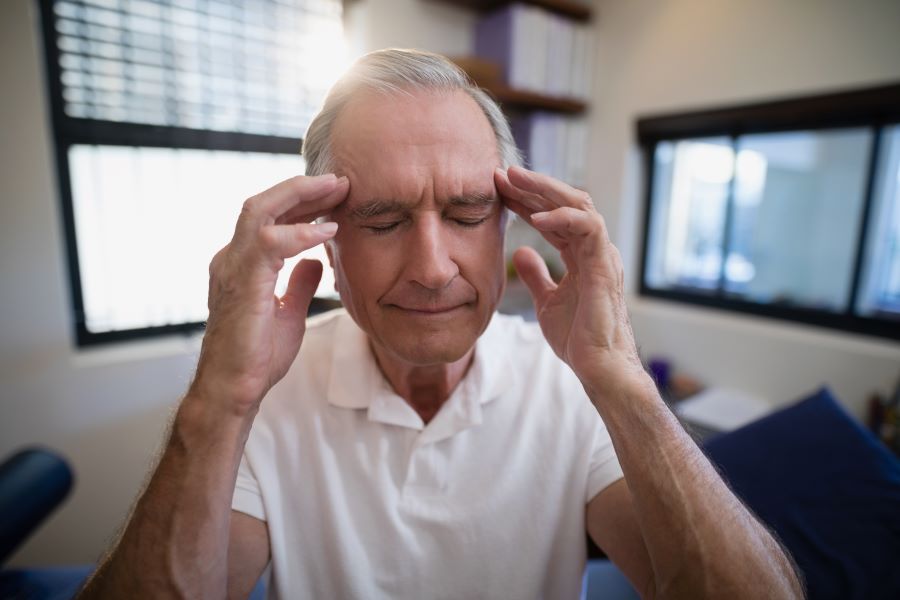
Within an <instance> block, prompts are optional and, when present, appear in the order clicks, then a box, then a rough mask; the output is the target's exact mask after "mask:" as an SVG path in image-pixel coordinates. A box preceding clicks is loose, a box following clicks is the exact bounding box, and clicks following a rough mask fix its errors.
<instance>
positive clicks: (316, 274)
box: [281, 258, 323, 315]
mask: <svg viewBox="0 0 900 600" xmlns="http://www.w3.org/2000/svg"><path fill="white" fill-rule="evenodd" d="M322 270H323V267H322V263H321V262H319V261H318V260H314V259H309V258H304V259H303V260H301V261H300V262H298V263H297V264H296V266H294V270H293V271H291V276H290V278H289V279H288V285H287V290H285V292H284V295H283V296H282V297H281V303H282V306H283V308H284V310H287V311H289V312H291V313H292V314H295V315H305V314H306V313H307V312H309V305H310V303H311V302H312V299H313V296H315V294H316V290H317V289H318V287H319V281H321V279H322Z"/></svg>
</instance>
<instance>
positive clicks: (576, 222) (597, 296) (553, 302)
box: [494, 167, 646, 395]
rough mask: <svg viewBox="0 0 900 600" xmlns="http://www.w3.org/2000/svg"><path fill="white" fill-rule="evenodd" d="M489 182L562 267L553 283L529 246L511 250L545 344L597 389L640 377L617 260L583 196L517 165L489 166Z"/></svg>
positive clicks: (612, 387)
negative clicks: (491, 176) (493, 168)
mask: <svg viewBox="0 0 900 600" xmlns="http://www.w3.org/2000/svg"><path fill="white" fill-rule="evenodd" d="M494 181H495V183H496V186H497V190H498V192H499V193H500V195H501V197H502V198H503V201H504V203H505V204H506V206H507V207H509V208H510V210H512V211H513V212H515V213H516V214H517V215H519V216H520V217H521V218H523V219H524V220H525V221H526V222H528V223H530V224H531V225H532V226H533V227H534V228H535V229H537V230H538V231H539V232H540V233H541V235H542V236H543V237H544V239H546V240H547V241H548V242H550V244H552V245H553V246H554V247H555V248H556V249H557V250H559V253H560V255H561V256H562V259H563V262H564V264H565V266H566V270H567V272H566V274H565V275H564V276H563V278H562V279H561V280H560V282H559V283H555V282H554V281H553V279H552V278H551V277H550V273H549V271H548V269H547V265H546V264H545V263H544V261H543V259H541V257H540V256H539V255H538V253H537V252H536V251H535V250H534V249H532V248H528V247H524V248H519V249H518V250H517V251H516V252H515V254H514V255H513V264H514V265H515V267H516V271H518V273H519V277H521V279H522V281H524V282H525V285H526V286H527V287H528V290H529V292H530V293H531V297H532V300H533V301H534V306H535V311H536V313H537V318H538V322H539V323H540V325H541V330H542V331H543V332H544V337H546V338H547V341H548V342H549V343H550V346H551V347H552V348H553V350H554V351H555V352H556V354H557V355H558V356H559V357H560V358H561V359H562V360H564V361H565V362H566V363H567V364H568V365H569V366H570V367H571V368H572V370H573V371H574V372H575V374H576V375H577V376H578V378H579V379H580V380H581V382H582V384H583V385H585V387H587V388H590V389H592V390H593V391H595V392H598V393H600V394H601V395H602V394H603V393H605V392H611V391H613V390H615V389H616V388H618V387H620V386H622V385H626V384H627V383H629V382H630V381H644V378H645V377H646V374H645V372H644V370H643V367H642V365H641V361H640V358H639V357H638V353H637V348H636V346H635V343H634V336H633V334H632V331H631V323H630V321H629V319H628V312H627V309H626V307H625V290H624V278H623V270H622V259H621V257H620V255H619V251H618V250H617V249H616V247H615V246H613V244H612V243H611V242H610V240H609V236H608V234H607V231H606V224H605V222H604V220H603V217H602V216H600V214H599V213H598V212H597V209H596V208H595V207H594V203H593V201H592V200H591V197H590V196H589V195H588V194H587V193H586V192H584V191H582V190H578V189H575V188H573V187H571V186H569V185H566V184H565V183H562V182H561V181H558V180H556V179H553V178H552V177H549V176H547V175H542V174H540V173H534V172H532V171H528V170H526V169H523V168H520V167H510V168H509V169H508V170H506V171H504V170H502V169H497V170H496V171H495V172H494Z"/></svg>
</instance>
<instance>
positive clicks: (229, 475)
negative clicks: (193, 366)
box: [79, 393, 252, 598]
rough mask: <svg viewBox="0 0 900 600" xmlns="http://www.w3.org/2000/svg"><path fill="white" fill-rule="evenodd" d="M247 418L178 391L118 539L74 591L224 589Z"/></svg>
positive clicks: (218, 592)
mask: <svg viewBox="0 0 900 600" xmlns="http://www.w3.org/2000/svg"><path fill="white" fill-rule="evenodd" d="M251 422H252V415H249V416H244V417H241V416H237V415H233V414H223V413H221V412H220V411H217V410H216V407H215V406H213V405H212V403H209V402H205V401H204V399H203V398H201V397H199V396H198V395H196V394H190V393H189V394H188V395H187V396H186V397H185V399H184V400H183V402H182V404H181V406H180V408H179V410H178V413H177V415H176V417H175V420H174V422H173V425H172V430H171V434H170V437H169V440H168V442H167V444H166V447H165V450H164V452H163V455H162V457H161V459H160V462H159V466H158V467H157V468H156V471H155V472H154V474H153V476H152V478H151V480H150V482H149V484H148V485H147V488H146V490H145V491H144V493H143V494H142V495H141V497H140V499H139V500H138V502H137V504H136V506H135V509H134V512H133V514H132V515H131V518H130V519H129V521H128V523H127V525H126V528H125V530H124V532H123V534H122V537H121V539H120V540H119V542H118V544H117V545H116V546H115V548H114V549H113V551H112V552H111V553H110V554H109V555H108V557H107V558H106V560H104V561H103V563H102V564H101V565H100V567H99V568H98V569H97V572H96V573H95V575H94V576H93V577H92V578H91V580H90V581H89V582H88V584H87V586H86V587H85V588H84V590H83V591H82V593H81V594H80V596H79V598H165V597H192V598H201V597H202V598H215V597H220V598H224V597H225V592H226V582H227V558H228V557H227V551H228V535H229V523H230V514H231V499H232V495H233V493H234V485H235V479H236V477H237V469H238V465H239V464H240V458H241V454H242V452H243V447H244V444H245V442H246V440H247V436H248V434H249V430H250V424H251Z"/></svg>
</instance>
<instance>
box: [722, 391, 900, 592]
mask: <svg viewBox="0 0 900 600" xmlns="http://www.w3.org/2000/svg"><path fill="white" fill-rule="evenodd" d="M706 451H707V453H708V455H709V457H710V459H711V460H712V461H713V462H714V463H716V464H717V465H718V466H719V467H720V469H721V471H722V472H723V473H724V477H725V479H726V480H727V481H728V482H729V484H730V485H731V487H732V489H733V490H734V491H735V493H737V495H738V496H739V497H741V498H742V499H743V500H744V502H745V503H746V504H747V505H748V506H749V507H750V508H751V509H752V510H753V511H754V512H755V513H756V514H757V515H758V516H759V518H760V519H761V520H762V521H763V522H765V523H767V524H768V525H769V526H770V527H771V528H772V529H773V530H774V531H775V532H776V534H777V535H778V537H779V538H780V539H781V541H782V543H783V544H784V545H785V546H786V547H787V548H788V550H789V551H790V552H791V554H792V555H793V557H794V560H795V561H796V562H797V565H798V567H799V568H800V570H801V571H802V573H803V575H804V577H805V579H806V585H807V588H808V592H809V597H810V598H811V599H818V598H841V599H852V598H867V599H878V598H885V599H888V598H890V599H892V600H894V599H896V598H900V460H898V459H897V457H895V456H894V455H893V454H891V453H890V452H889V451H888V450H887V448H885V447H884V446H883V445H882V444H881V442H879V441H878V440H877V439H876V438H875V437H874V436H873V435H872V434H871V433H869V432H868V431H867V430H865V429H863V428H862V427H861V426H860V425H859V424H858V423H857V422H856V421H855V420H854V419H852V418H851V417H850V416H848V415H847V414H846V413H845V412H844V411H843V409H841V407H840V406H838V404H837V403H836V402H835V401H834V398H833V397H832V396H831V394H830V393H829V391H828V390H827V389H822V390H820V391H819V392H817V393H816V394H814V395H813V396H811V397H809V398H807V399H805V400H803V401H801V402H799V403H797V404H796V405H794V406H792V407H790V408H787V409H785V410H782V411H779V412H777V413H775V414H773V415H770V416H768V417H765V418H763V419H761V420H759V421H756V422H754V423H751V424H750V425H747V426H746V427H743V428H741V429H739V430H737V431H734V432H731V433H728V434H725V435H721V436H719V437H716V438H713V439H711V440H709V441H708V442H707V444H706Z"/></svg>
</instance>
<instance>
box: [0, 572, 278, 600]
mask: <svg viewBox="0 0 900 600" xmlns="http://www.w3.org/2000/svg"><path fill="white" fill-rule="evenodd" d="M93 570H94V566H93V565H80V566H73V567H47V568H41V569H10V570H7V571H0V598H16V599H17V600H18V599H22V600H71V598H72V597H74V596H75V594H76V592H78V590H80V589H81V585H82V584H83V583H84V580H85V579H87V577H88V575H90V574H91V571H93ZM265 597H266V584H265V581H264V578H261V579H260V580H259V581H257V582H256V587H254V588H253V591H252V592H251V593H250V597H249V599H248V600H263V599H264V598H265Z"/></svg>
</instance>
